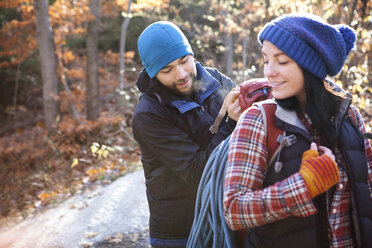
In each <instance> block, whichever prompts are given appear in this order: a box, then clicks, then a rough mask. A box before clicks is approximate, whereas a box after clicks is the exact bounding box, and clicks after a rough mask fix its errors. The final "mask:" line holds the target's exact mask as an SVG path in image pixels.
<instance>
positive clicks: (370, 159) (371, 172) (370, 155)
mask: <svg viewBox="0 0 372 248" xmlns="http://www.w3.org/2000/svg"><path fill="white" fill-rule="evenodd" d="M350 108H353V109H354V113H357V115H356V117H357V120H356V121H357V123H358V128H359V130H360V132H361V133H365V132H366V128H365V125H364V122H363V118H362V115H361V114H360V113H359V111H358V110H357V109H356V108H355V107H354V106H350ZM349 113H350V114H351V112H350V111H349ZM364 142H365V144H364V147H365V153H366V157H367V164H368V187H369V193H370V196H371V199H372V148H371V142H370V140H368V139H365V140H364Z"/></svg>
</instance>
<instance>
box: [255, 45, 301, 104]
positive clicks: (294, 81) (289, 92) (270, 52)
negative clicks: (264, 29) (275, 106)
mask: <svg viewBox="0 0 372 248" xmlns="http://www.w3.org/2000/svg"><path fill="white" fill-rule="evenodd" d="M262 55H263V59H264V74H265V77H266V78H267V79H268V80H269V83H270V84H271V86H272V89H273V96H274V97H275V98H276V99H280V100H282V99H286V98H289V97H292V96H294V97H296V98H297V100H298V101H299V102H300V103H301V104H305V103H306V90H305V78H304V75H303V73H302V70H301V68H300V67H299V66H298V65H297V63H296V62H295V61H294V60H292V59H291V58H290V57H288V56H287V55H286V54H285V53H284V52H282V51H281V50H279V49H278V48H277V47H276V46H275V45H274V44H272V43H271V42H269V41H266V40H265V41H264V42H263V44H262Z"/></svg>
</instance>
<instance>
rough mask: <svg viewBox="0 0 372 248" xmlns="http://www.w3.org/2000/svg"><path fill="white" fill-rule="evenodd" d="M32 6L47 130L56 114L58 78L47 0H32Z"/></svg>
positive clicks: (52, 125) (50, 127)
mask: <svg viewBox="0 0 372 248" xmlns="http://www.w3.org/2000/svg"><path fill="white" fill-rule="evenodd" d="M34 8H35V16H36V30H37V42H38V47H39V54H40V64H41V78H42V82H43V105H44V120H45V125H46V128H47V129H48V131H53V129H54V128H55V124H56V118H57V114H58V105H57V101H56V100H55V96H57V95H58V78H57V57H56V54H55V50H56V48H55V44H54V40H53V33H52V29H51V26H50V24H49V15H48V0H34Z"/></svg>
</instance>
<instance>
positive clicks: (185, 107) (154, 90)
mask: <svg viewBox="0 0 372 248" xmlns="http://www.w3.org/2000/svg"><path fill="white" fill-rule="evenodd" d="M195 64H196V71H197V78H196V80H195V81H194V87H195V98H194V99H191V98H187V97H183V96H179V95H176V94H175V93H174V92H172V91H171V90H169V89H168V88H167V87H165V86H164V85H163V84H161V83H160V82H159V80H157V79H156V78H153V79H151V78H150V77H149V75H148V74H147V72H146V69H143V70H142V71H141V73H140V75H139V77H138V79H137V87H138V89H139V90H140V91H141V92H143V93H148V94H154V95H156V96H157V98H158V99H159V101H160V103H161V104H162V105H167V104H169V105H171V106H173V107H175V108H177V109H178V110H179V111H180V113H181V114H184V113H186V112H187V111H189V110H191V109H194V108H197V107H200V106H201V105H202V104H203V102H204V100H205V99H206V98H207V97H209V96H210V95H211V94H212V93H213V92H214V91H216V90H217V89H218V88H220V87H221V85H220V83H219V82H218V81H217V80H216V79H215V78H214V77H212V76H211V74H210V73H209V72H208V71H206V70H205V68H204V67H203V65H202V64H200V63H199V62H195Z"/></svg>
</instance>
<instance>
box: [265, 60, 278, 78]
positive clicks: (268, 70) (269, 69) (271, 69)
mask: <svg viewBox="0 0 372 248" xmlns="http://www.w3.org/2000/svg"><path fill="white" fill-rule="evenodd" d="M264 74H265V76H266V77H267V78H269V77H274V76H276V75H277V71H276V69H275V66H274V65H273V64H271V63H267V64H266V65H265V68H264Z"/></svg>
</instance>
